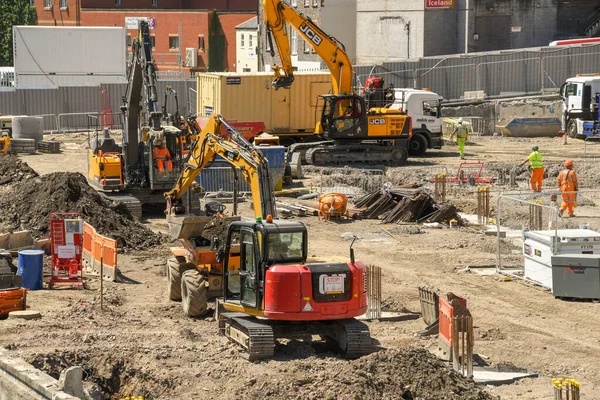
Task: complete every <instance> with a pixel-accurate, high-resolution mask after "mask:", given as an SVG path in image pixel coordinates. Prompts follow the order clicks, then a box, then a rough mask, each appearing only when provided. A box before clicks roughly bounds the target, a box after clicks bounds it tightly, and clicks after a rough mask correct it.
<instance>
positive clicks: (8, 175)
mask: <svg viewBox="0 0 600 400" xmlns="http://www.w3.org/2000/svg"><path fill="white" fill-rule="evenodd" d="M37 176H39V175H38V173H37V172H35V171H34V170H33V168H31V167H30V166H29V165H27V163H26V162H23V161H21V159H20V158H19V157H18V156H16V155H13V154H0V185H6V184H9V183H16V182H19V181H22V180H24V179H31V178H35V177H37Z"/></svg>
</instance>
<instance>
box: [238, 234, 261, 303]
mask: <svg viewBox="0 0 600 400" xmlns="http://www.w3.org/2000/svg"><path fill="white" fill-rule="evenodd" d="M258 276H259V274H258V243H257V239H256V234H255V233H254V232H253V231H252V230H251V229H249V228H242V229H241V231H240V288H241V299H240V300H241V303H242V304H243V305H245V306H248V307H256V306H257V298H258V296H257V288H258Z"/></svg>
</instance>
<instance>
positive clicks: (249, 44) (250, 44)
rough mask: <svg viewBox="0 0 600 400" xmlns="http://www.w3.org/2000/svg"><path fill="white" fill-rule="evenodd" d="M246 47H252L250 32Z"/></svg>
mask: <svg viewBox="0 0 600 400" xmlns="http://www.w3.org/2000/svg"><path fill="white" fill-rule="evenodd" d="M248 47H250V48H252V34H250V35H248Z"/></svg>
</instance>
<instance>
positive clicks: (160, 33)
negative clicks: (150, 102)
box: [31, 0, 258, 72]
mask: <svg viewBox="0 0 600 400" xmlns="http://www.w3.org/2000/svg"><path fill="white" fill-rule="evenodd" d="M31 1H32V2H33V4H34V5H35V7H36V11H37V16H38V25H46V26H122V27H128V28H129V29H128V31H127V32H128V37H127V38H125V39H124V40H126V41H127V43H128V44H129V43H130V42H131V38H132V37H134V36H135V35H136V34H137V20H138V19H139V18H145V19H146V18H147V19H149V20H150V25H151V31H150V32H151V36H152V37H153V39H152V41H153V49H152V50H153V54H154V56H155V61H156V63H157V65H158V68H159V70H160V71H180V69H181V70H184V71H192V72H197V71H206V70H207V69H208V68H209V59H208V49H209V47H210V40H209V38H210V37H211V30H212V37H215V38H217V39H215V43H217V42H218V43H222V44H218V45H219V46H222V47H223V55H222V57H223V59H222V60H213V63H214V65H212V66H210V68H211V69H215V67H214V66H218V69H219V70H229V71H235V70H236V31H235V27H236V26H237V25H239V24H241V23H243V22H245V21H247V20H249V19H250V18H252V17H254V16H256V12H257V6H258V2H257V1H248V0H31ZM214 13H216V18H215V17H214ZM217 25H220V27H219V26H217ZM215 45H217V44H215ZM215 57H216V56H215Z"/></svg>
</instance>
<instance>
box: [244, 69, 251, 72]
mask: <svg viewBox="0 0 600 400" xmlns="http://www.w3.org/2000/svg"><path fill="white" fill-rule="evenodd" d="M243 70H244V72H252V70H251V69H250V68H244V69H243Z"/></svg>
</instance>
